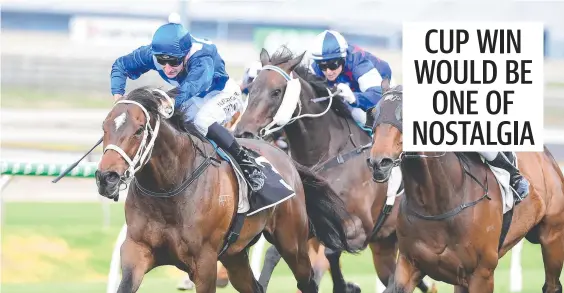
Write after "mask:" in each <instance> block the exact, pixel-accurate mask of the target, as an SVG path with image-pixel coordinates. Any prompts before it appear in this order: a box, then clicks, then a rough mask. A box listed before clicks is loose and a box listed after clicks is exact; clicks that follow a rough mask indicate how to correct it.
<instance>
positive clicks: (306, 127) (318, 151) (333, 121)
mask: <svg viewBox="0 0 564 293" xmlns="http://www.w3.org/2000/svg"><path fill="white" fill-rule="evenodd" d="M314 96H315V94H314V93H313V90H311V89H306V90H305V91H303V92H302V96H301V97H300V99H301V104H302V109H301V113H300V115H303V114H318V113H322V112H323V111H325V110H326V109H327V105H326V104H317V103H313V102H311V101H310V99H311V98H313V97H314ZM334 99H338V97H335V98H334ZM333 103H335V101H333ZM347 119H348V118H343V117H340V116H338V115H337V114H336V113H335V112H333V110H332V109H329V110H328V111H327V113H325V114H324V115H323V116H320V117H315V118H311V117H306V118H302V119H298V120H296V121H294V122H293V123H292V124H290V125H288V126H286V127H285V128H284V130H285V132H286V136H287V137H288V141H289V142H290V150H291V154H292V157H293V158H294V159H295V160H296V161H298V162H299V163H301V164H303V165H305V166H313V165H315V164H318V163H321V162H323V161H325V160H328V159H330V158H332V157H335V156H336V155H338V154H339V153H342V152H343V151H347V150H352V149H354V148H355V145H356V147H359V146H361V145H364V144H366V143H368V142H369V141H370V139H369V137H368V136H367V135H366V134H364V133H362V130H361V129H360V128H358V127H357V126H356V125H355V124H356V123H355V122H354V121H353V120H352V119H348V120H349V121H348V125H347ZM349 128H350V130H349ZM351 134H352V140H353V141H354V145H353V144H352V143H351V139H350V138H349V135H351Z"/></svg>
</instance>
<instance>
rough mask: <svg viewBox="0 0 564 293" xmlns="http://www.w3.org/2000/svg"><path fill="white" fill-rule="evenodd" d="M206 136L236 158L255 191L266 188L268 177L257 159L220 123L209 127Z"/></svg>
mask: <svg viewBox="0 0 564 293" xmlns="http://www.w3.org/2000/svg"><path fill="white" fill-rule="evenodd" d="M206 136H207V137H208V138H209V139H211V140H213V141H214V142H215V143H217V144H218V145H219V146H220V147H221V148H222V149H223V150H225V151H227V152H229V154H231V155H232V156H233V157H234V158H235V160H236V161H237V163H239V166H240V167H241V169H242V170H243V173H244V176H245V179H247V182H248V183H249V185H250V187H251V189H252V190H253V191H258V190H260V189H261V188H262V187H263V186H264V181H265V179H266V176H265V175H264V173H263V172H262V171H261V169H260V168H259V167H258V165H257V163H256V161H255V158H254V157H253V156H252V155H251V154H250V153H249V152H248V151H247V150H246V149H244V148H243V147H241V146H240V145H239V143H238V142H237V141H236V140H235V137H233V135H232V134H231V133H230V132H229V130H227V129H226V128H225V127H223V126H221V125H219V124H218V123H213V124H212V125H211V126H210V127H208V133H207V135H206Z"/></svg>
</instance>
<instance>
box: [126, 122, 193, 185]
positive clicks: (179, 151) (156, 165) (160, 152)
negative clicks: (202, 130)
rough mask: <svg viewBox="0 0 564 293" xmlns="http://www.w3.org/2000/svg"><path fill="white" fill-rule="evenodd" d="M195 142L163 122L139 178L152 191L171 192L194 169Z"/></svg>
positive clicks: (138, 175) (138, 174)
mask: <svg viewBox="0 0 564 293" xmlns="http://www.w3.org/2000/svg"><path fill="white" fill-rule="evenodd" d="M193 143H194V142H193V140H192V138H191V136H189V135H187V134H180V133H179V132H178V131H176V130H175V129H173V128H172V127H171V126H170V125H168V124H166V123H164V122H161V126H160V130H159V133H158V137H157V139H156V140H155V146H154V148H153V151H152V155H151V159H150V160H149V162H148V163H147V164H146V165H145V166H144V167H143V168H142V169H141V170H139V172H138V173H137V175H136V176H137V178H138V180H139V181H140V182H142V184H143V185H144V187H147V188H148V189H150V190H154V191H158V190H170V189H173V188H174V187H176V186H178V185H179V184H181V183H182V182H183V181H184V179H185V178H186V176H187V175H186V174H187V173H190V172H191V170H192V169H193V164H194V159H195V152H194V150H193V149H194V148H193Z"/></svg>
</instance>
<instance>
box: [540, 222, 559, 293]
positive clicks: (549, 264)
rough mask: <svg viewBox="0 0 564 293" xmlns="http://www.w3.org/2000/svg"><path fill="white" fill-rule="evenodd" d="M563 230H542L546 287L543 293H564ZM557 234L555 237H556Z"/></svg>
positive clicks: (543, 288) (541, 239)
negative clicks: (561, 281)
mask: <svg viewBox="0 0 564 293" xmlns="http://www.w3.org/2000/svg"><path fill="white" fill-rule="evenodd" d="M563 228H564V227H560V228H558V229H555V228H554V227H552V229H545V228H544V227H542V228H541V237H540V242H541V247H542V258H543V262H544V276H545V277H544V278H545V279H544V285H543V287H542V293H562V292H564V291H562V283H560V280H559V278H560V274H561V273H562V265H563V263H564V234H563V232H562V231H563ZM554 234H555V235H554Z"/></svg>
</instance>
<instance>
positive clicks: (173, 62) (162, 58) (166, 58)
mask: <svg viewBox="0 0 564 293" xmlns="http://www.w3.org/2000/svg"><path fill="white" fill-rule="evenodd" d="M155 58H156V59H157V62H158V63H159V64H160V65H162V66H165V65H166V64H169V65H170V66H172V67H176V66H178V65H180V64H182V59H183V58H178V57H173V56H170V55H156V56H155Z"/></svg>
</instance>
